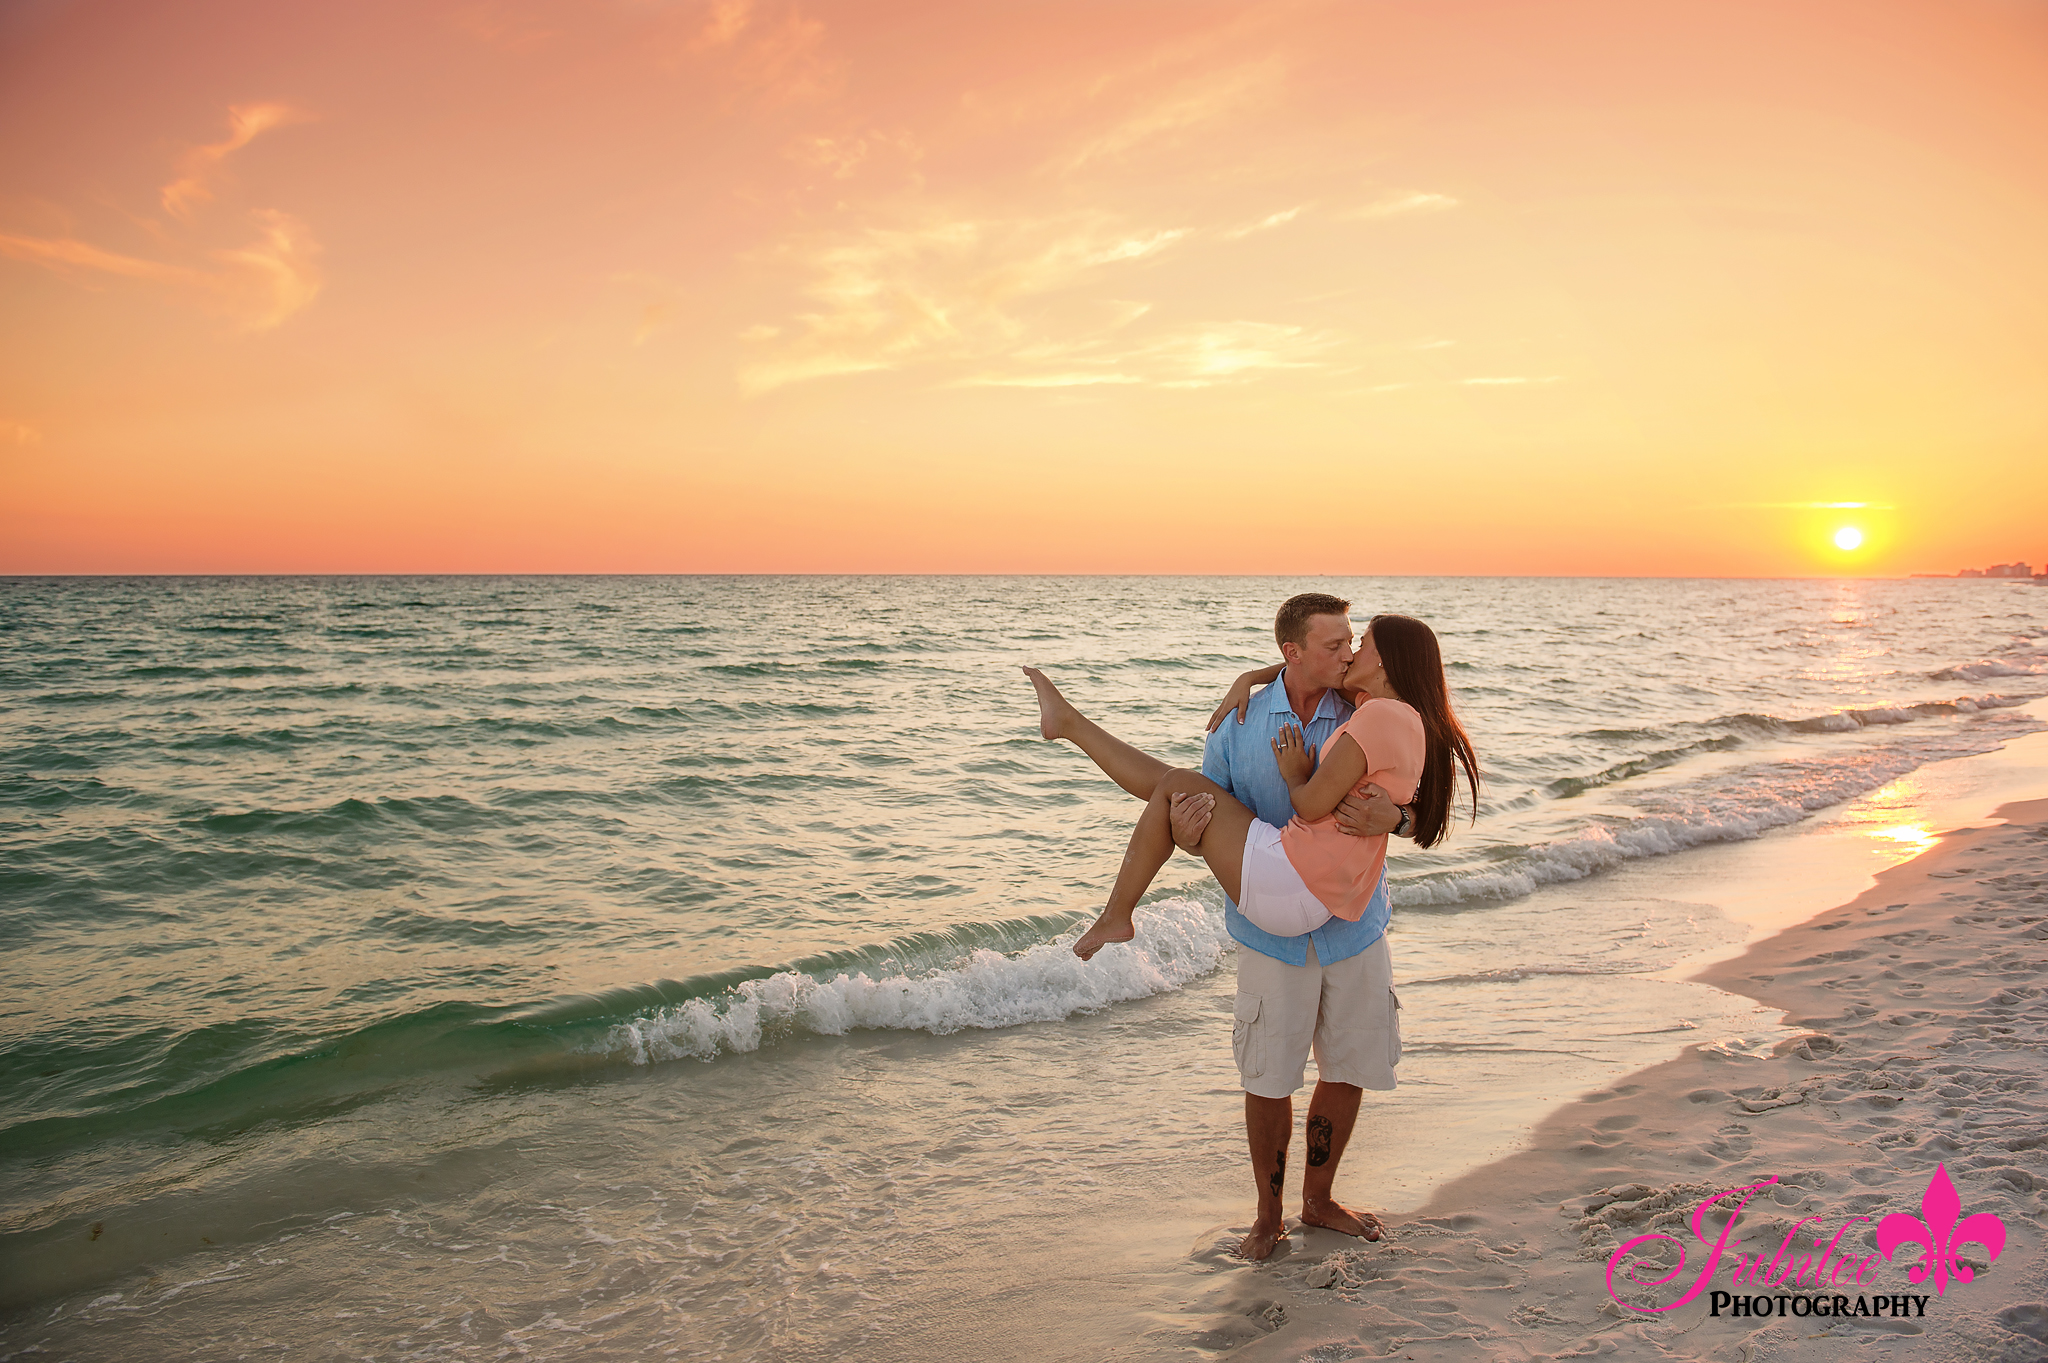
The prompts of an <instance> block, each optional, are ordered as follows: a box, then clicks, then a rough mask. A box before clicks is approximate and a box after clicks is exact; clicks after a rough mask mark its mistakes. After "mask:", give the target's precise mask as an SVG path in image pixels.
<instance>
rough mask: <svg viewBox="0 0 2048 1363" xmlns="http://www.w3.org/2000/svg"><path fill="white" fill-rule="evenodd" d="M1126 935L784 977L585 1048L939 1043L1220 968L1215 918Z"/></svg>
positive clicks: (621, 1029) (692, 1003)
mask: <svg viewBox="0 0 2048 1363" xmlns="http://www.w3.org/2000/svg"><path fill="white" fill-rule="evenodd" d="M1135 922H1136V926H1137V930H1138V935H1137V936H1136V937H1135V938H1134V939H1132V940H1131V941H1129V942H1127V943H1122V944H1119V945H1113V946H1109V947H1105V948H1104V949H1103V950H1102V951H1100V952H1098V953H1097V954H1096V956H1095V959H1094V960H1092V961H1083V960H1081V959H1080V958H1078V957H1076V956H1075V955H1074V953H1073V951H1072V950H1071V949H1070V948H1071V945H1072V943H1073V940H1074V937H1076V936H1078V935H1079V934H1078V932H1076V933H1072V934H1068V935H1066V936H1063V937H1061V938H1060V939H1059V940H1057V941H1054V942H1044V943H1040V944H1039V945H1037V946H1034V947H1031V948H1029V949H1027V950H1024V951H1020V952H1017V953H1016V954H1014V955H1007V956H1006V955H1004V954H1003V953H1002V952H999V951H990V950H987V949H986V948H984V949H981V950H977V951H974V952H971V953H969V954H968V955H967V956H966V957H964V958H963V959H962V960H960V961H958V962H956V963H954V964H952V965H950V966H946V967H944V968H941V969H936V970H931V971H928V972H925V973H922V974H919V975H914V976H913V975H886V976H883V977H882V978H880V979H875V978H871V977H870V976H869V975H868V973H867V972H866V971H859V972H856V973H855V974H852V975H847V974H843V973H842V974H839V975H836V976H834V977H832V978H830V979H821V978H818V977H816V976H812V975H806V974H804V973H802V972H800V971H795V970H785V971H782V972H780V973H778V974H774V975H770V976H768V977H766V978H765V979H759V980H748V981H746V982H745V983H743V984H739V985H735V986H734V987H733V988H731V989H728V990H726V991H725V992H724V993H723V994H720V995H718V996H716V997H714V998H704V999H690V1000H688V1001H686V1002H684V1003H681V1004H677V1005H675V1006H673V1007H669V1008H663V1009H660V1010H658V1011H656V1012H654V1013H650V1014H648V1015H646V1016H643V1017H637V1018H634V1019H632V1020H631V1021H628V1022H623V1023H620V1024H618V1025H617V1026H615V1027H613V1028H612V1029H611V1030H610V1032H609V1033H607V1034H606V1036H605V1038H604V1040H603V1041H602V1042H600V1043H599V1044H598V1046H597V1048H596V1049H598V1050H599V1051H600V1052H602V1053H604V1054H609V1055H616V1056H619V1057H620V1058H622V1059H627V1060H630V1061H632V1062H633V1063H634V1064H636V1065H645V1064H649V1063H651V1062H653V1061H657V1060H675V1059H680V1058H682V1057H684V1056H691V1057H694V1058H696V1059H698V1060H710V1059H712V1058H713V1057H715V1056H717V1055H718V1054H719V1053H720V1052H723V1051H753V1050H758V1049H759V1048H760V1046H761V1044H762V1041H763V1039H764V1037H767V1036H771V1035H774V1034H776V1033H778V1032H782V1031H795V1032H812V1033H817V1034H819V1035H823V1036H842V1035H844V1034H845V1033H847V1032H849V1031H852V1030H853V1029H855V1028H857V1027H872V1028H897V1029H902V1030H907V1031H920V1032H932V1033H935V1034H943V1033H947V1032H958V1031H963V1030H965V1029H968V1028H977V1027H978V1028H994V1027H1013V1026H1016V1025H1017V1024H1018V1023H1022V1022H1057V1021H1059V1020H1060V1019H1062V1018H1066V1017H1071V1016H1072V1015H1073V1014H1075V1013H1085V1012H1094V1011H1096V1010H1098V1009H1102V1008H1106V1007H1108V1006H1109V1005H1111V1004H1113V1003H1123V1002H1127V1001H1129V1000H1132V999H1142V998H1148V997H1150V996H1152V995H1154V994H1163V993H1168V992H1170V991H1172V990H1176V989H1179V988H1181V987H1182V986H1184V985H1186V984H1188V983H1189V982H1190V981H1193V980H1197V979H1200V978H1201V977H1202V976H1204V975H1206V974H1208V973H1209V972H1210V971H1212V970H1214V969H1216V967H1217V966H1218V965H1219V964H1220V963H1221V962H1222V960H1223V955H1224V953H1225V951H1227V950H1228V949H1229V946H1230V938H1229V935H1228V934H1227V933H1226V932H1225V931H1224V928H1223V914H1222V911H1221V909H1220V908H1209V907H1206V906H1204V905H1201V904H1198V903H1196V902H1195V901H1194V900H1191V899H1165V900H1161V901H1159V902H1158V903H1156V904H1149V905H1146V906H1144V907H1143V908H1140V909H1139V910H1138V913H1137V915H1136V919H1135Z"/></svg>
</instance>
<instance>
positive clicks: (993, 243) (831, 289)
mask: <svg viewBox="0 0 2048 1363" xmlns="http://www.w3.org/2000/svg"><path fill="white" fill-rule="evenodd" d="M1186 236H1187V232H1186V231H1185V230H1184V229H1180V228H1155V229H1150V230H1140V231H1130V230H1128V229H1125V228H1122V227H1121V226H1119V225H1118V224H1117V223H1115V222H1114V221H1113V220H1111V219H1109V218H1107V217H1106V216H1104V215H1100V214H1077V215H1069V216H1066V217H1061V218H1052V219H1028V220H1024V219H1018V220H1008V221H999V220H980V219H965V218H937V219H933V220H930V221H927V222H924V223H922V224H918V225H914V226H907V227H894V228H870V229H867V230H865V231H862V232H858V233H854V234H850V235H846V236H838V237H833V238H830V239H825V240H814V241H810V242H802V243H797V244H794V245H792V246H791V247H789V248H787V254H788V255H789V256H790V257H791V258H792V259H793V260H794V261H796V263H797V264H798V266H799V268H800V269H802V270H803V271H804V272H805V273H806V274H807V275H808V280H807V282H806V284H805V285H804V288H803V291H804V293H805V295H807V297H808V298H809V300H810V302H811V303H812V304H813V306H812V307H811V308H810V309H808V310H805V311H803V312H800V313H798V314H797V315H796V316H795V317H794V318H792V319H790V321H789V322H788V323H787V324H783V325H775V324H769V323H762V324H759V325H758V326H757V327H755V328H753V329H752V335H753V336H754V338H755V339H756V341H757V344H759V345H760V346H761V347H762V349H763V353H762V354H760V355H759V356H757V357H755V358H752V359H749V360H748V361H746V362H745V363H743V364H742V366H741V369H740V383H741V386H742V388H743V389H745V390H746V391H747V392H749V393H762V392H766V391H768V390H770V389H772V388H778V387H781V386H783V385H785V384H789V383H796V382H800V381H803V380H806V379H816V378H823V377H827V376H829V375H833V374H852V373H864V372H870V371H873V370H878V369H893V368H897V367H900V366H903V365H907V364H913V363H922V362H929V361H933V360H937V359H953V360H962V361H966V362H969V363H974V362H977V361H981V360H985V359H987V358H990V357H993V356H996V355H1008V354H1011V353H1013V352H1015V351H1016V350H1018V349H1022V348H1028V347H1030V346H1031V345H1032V344H1033V343H1034V341H1043V340H1044V339H1045V337H1044V336H1043V335H1042V334H1041V335H1038V336H1034V335H1033V327H1032V326H1031V325H1029V324H1027V323H1026V321H1025V320H1024V319H1022V318H1020V317H1018V316H1017V315H1015V309H1016V307H1017V305H1018V304H1019V303H1021V302H1022V301H1024V300H1027V299H1035V298H1042V297H1044V296H1046V295H1050V294H1055V293H1059V292H1061V291H1063V290H1067V289H1070V288H1072V287H1073V286H1075V285H1077V284H1079V283H1080V282H1082V281H1083V280H1089V279H1093V278H1096V277H1100V278H1103V279H1109V278H1112V277H1114V276H1115V275H1116V274H1117V273H1118V272H1119V271H1120V270H1121V269H1126V268H1128V267H1130V266H1131V265H1133V264H1135V263H1137V262H1140V261H1143V260H1146V259H1147V258H1149V257H1153V256H1157V255H1159V254H1161V253H1162V252H1164V251H1166V250H1168V249H1169V248H1170V247H1172V246H1173V245H1174V244H1175V243H1176V242H1179V241H1180V240H1182V239H1183V238H1184V237H1186ZM1145 308H1146V305H1145V304H1144V303H1141V302H1134V301H1132V300H1129V299H1109V300H1102V301H1101V302H1099V303H1096V304H1094V305H1093V307H1092V308H1091V309H1090V312H1091V320H1090V321H1089V322H1088V323H1087V324H1086V325H1085V326H1083V327H1082V331H1083V332H1084V333H1086V334H1088V335H1093V336H1097V337H1099V336H1102V335H1106V334H1108V333H1111V332H1114V331H1115V330H1117V329H1118V328H1120V327H1123V326H1126V325H1128V324H1129V323H1130V322H1131V321H1132V320H1134V319H1135V318H1136V317H1138V316H1141V315H1142V314H1143V313H1144V311H1145ZM764 328H765V329H764Z"/></svg>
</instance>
